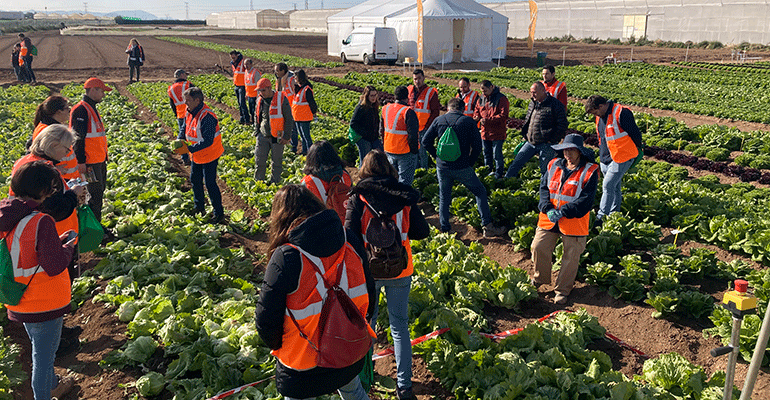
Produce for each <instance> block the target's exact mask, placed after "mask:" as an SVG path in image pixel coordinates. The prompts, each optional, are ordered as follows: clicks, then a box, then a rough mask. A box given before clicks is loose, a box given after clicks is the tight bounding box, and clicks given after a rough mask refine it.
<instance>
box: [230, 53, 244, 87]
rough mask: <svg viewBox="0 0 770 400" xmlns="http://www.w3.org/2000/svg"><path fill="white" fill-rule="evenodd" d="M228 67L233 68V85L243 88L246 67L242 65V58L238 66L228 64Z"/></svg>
mask: <svg viewBox="0 0 770 400" xmlns="http://www.w3.org/2000/svg"><path fill="white" fill-rule="evenodd" d="M230 66H231V67H233V85H235V86H244V80H245V78H246V66H244V65H243V58H241V61H239V62H238V65H234V64H230Z"/></svg>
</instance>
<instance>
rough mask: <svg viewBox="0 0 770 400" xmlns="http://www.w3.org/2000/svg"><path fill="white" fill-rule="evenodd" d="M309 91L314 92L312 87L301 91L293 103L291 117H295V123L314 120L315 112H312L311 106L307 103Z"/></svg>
mask: <svg viewBox="0 0 770 400" xmlns="http://www.w3.org/2000/svg"><path fill="white" fill-rule="evenodd" d="M308 90H310V91H311V92H312V91H313V90H312V89H310V85H308V86H305V87H303V88H302V89H300V91H299V93H297V95H296V96H294V100H293V101H292V102H291V115H292V116H294V121H298V122H307V121H312V120H313V112H312V111H310V104H309V103H308V102H307V91H308Z"/></svg>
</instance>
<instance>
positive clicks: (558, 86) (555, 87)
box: [540, 81, 567, 107]
mask: <svg viewBox="0 0 770 400" xmlns="http://www.w3.org/2000/svg"><path fill="white" fill-rule="evenodd" d="M540 82H542V83H543V86H545V90H546V91H547V92H548V93H550V94H551V96H553V97H554V98H555V99H556V100H558V99H559V92H561V91H562V90H567V85H566V84H564V82H559V81H556V82H555V83H553V84H551V85H549V84H547V83H545V81H540ZM565 107H566V106H565Z"/></svg>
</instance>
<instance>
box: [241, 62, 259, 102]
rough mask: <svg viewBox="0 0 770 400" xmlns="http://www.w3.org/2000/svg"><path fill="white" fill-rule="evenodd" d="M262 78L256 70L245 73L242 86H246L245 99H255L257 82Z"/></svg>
mask: <svg viewBox="0 0 770 400" xmlns="http://www.w3.org/2000/svg"><path fill="white" fill-rule="evenodd" d="M261 77H262V75H260V73H259V71H257V68H256V67H254V68H252V69H250V70H247V71H246V76H245V78H244V81H243V84H244V85H245V86H246V97H257V81H259V79H260V78H261Z"/></svg>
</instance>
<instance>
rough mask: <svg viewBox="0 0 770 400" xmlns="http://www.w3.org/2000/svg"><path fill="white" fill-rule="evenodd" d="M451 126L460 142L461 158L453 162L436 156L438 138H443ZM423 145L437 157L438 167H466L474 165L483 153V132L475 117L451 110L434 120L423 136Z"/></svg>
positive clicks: (456, 168)
mask: <svg viewBox="0 0 770 400" xmlns="http://www.w3.org/2000/svg"><path fill="white" fill-rule="evenodd" d="M450 126H451V127H452V129H453V130H454V131H455V133H456V134H457V141H458V142H459V143H460V158H458V159H457V160H455V161H451V162H450V161H444V160H442V159H440V158H438V157H436V139H441V136H443V135H444V131H446V129H447V128H448V127H450ZM422 145H423V147H425V150H426V151H427V152H428V153H430V155H431V156H433V158H434V159H436V168H437V169H455V170H458V169H465V168H469V167H473V165H474V164H475V163H476V160H477V159H478V158H479V154H481V133H479V127H478V125H477V124H476V121H474V120H473V118H471V117H467V116H465V115H463V113H462V111H450V112H448V113H446V114H444V115H442V116H440V117H438V118H436V119H434V120H433V123H432V124H430V128H428V130H427V131H426V132H425V135H424V136H423V137H422Z"/></svg>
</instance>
